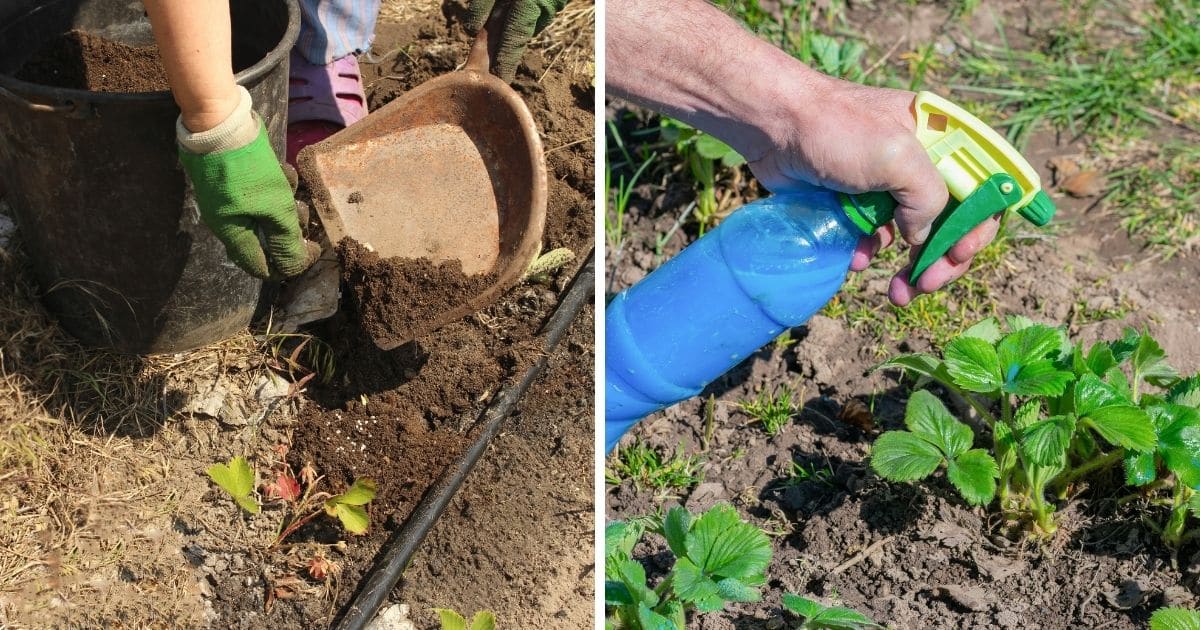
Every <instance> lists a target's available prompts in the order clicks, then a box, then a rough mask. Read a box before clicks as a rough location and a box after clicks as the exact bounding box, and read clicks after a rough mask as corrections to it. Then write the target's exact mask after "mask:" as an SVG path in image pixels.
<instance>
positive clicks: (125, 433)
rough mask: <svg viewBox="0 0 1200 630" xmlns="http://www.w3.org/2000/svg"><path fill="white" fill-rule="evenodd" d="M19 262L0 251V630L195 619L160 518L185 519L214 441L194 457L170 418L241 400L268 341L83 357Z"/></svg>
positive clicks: (192, 590)
mask: <svg viewBox="0 0 1200 630" xmlns="http://www.w3.org/2000/svg"><path fill="white" fill-rule="evenodd" d="M2 210H3V204H2V202H0V211H2ZM24 265H25V261H24V260H23V258H22V256H21V254H20V252H19V251H16V249H15V247H14V246H13V245H12V244H9V245H8V247H7V249H3V248H0V627H13V628H17V627H47V625H46V624H48V623H49V624H52V625H58V624H64V623H66V624H69V625H73V626H90V627H99V626H102V625H112V622H113V621H114V620H117V619H120V620H121V622H122V624H126V625H132V626H134V627H154V626H158V627H182V626H190V625H193V623H199V622H200V615H201V613H202V611H203V607H202V599H201V597H200V593H199V590H198V589H199V583H198V582H197V580H196V578H195V576H194V575H193V573H192V571H191V569H190V567H189V566H188V565H187V563H186V560H185V559H184V558H183V557H182V556H181V554H180V553H179V548H180V547H181V545H182V543H181V538H180V534H179V533H178V532H175V531H174V530H173V529H172V527H171V519H172V515H173V514H174V513H176V512H177V511H181V512H183V513H186V512H188V511H189V510H195V509H199V507H200V505H199V504H200V501H199V498H200V496H201V495H202V494H203V493H204V492H205V491H206V484H205V482H204V480H203V478H202V477H200V476H199V475H197V474H196V468H197V466H199V465H200V464H199V463H198V462H197V460H199V462H204V461H213V460H214V459H215V456H214V455H213V453H212V452H211V451H214V450H217V449H219V448H220V447H221V445H220V441H219V440H212V441H210V442H209V446H208V448H207V449H206V448H197V442H195V441H194V440H188V439H186V437H185V436H183V435H181V433H180V431H179V427H178V426H173V425H178V424H179V423H178V422H177V421H178V416H177V413H176V412H178V411H180V410H181V409H183V408H185V407H186V406H187V403H188V400H189V396H190V394H192V393H195V392H197V391H203V389H204V388H205V387H212V385H213V384H214V383H215V382H217V381H218V380H222V379H224V381H223V382H226V383H234V384H235V385H236V384H242V385H244V387H243V389H244V390H245V391H250V390H251V388H250V387H249V383H252V382H253V380H254V379H255V378H258V377H260V376H261V375H262V374H263V373H264V372H265V371H266V363H267V361H268V360H269V359H270V357H269V356H268V353H267V350H268V345H267V344H261V343H259V342H257V341H256V340H255V339H254V338H253V337H251V336H250V335H249V334H248V333H246V334H243V335H239V336H237V337H235V338H234V339H231V340H227V341H225V342H222V343H219V344H216V345H213V346H210V347H207V348H203V349H201V350H197V351H195V352H188V353H180V354H175V355H163V356H157V357H148V358H138V357H130V356H124V355H117V354H112V353H107V352H97V351H90V350H87V349H85V348H83V347H81V346H80V345H79V344H78V343H76V342H75V341H74V340H73V339H71V338H70V337H68V336H67V335H66V334H64V333H63V332H62V331H61V330H60V329H59V328H58V327H57V326H56V325H54V323H53V322H52V320H51V319H50V318H49V317H48V316H47V314H46V312H45V311H44V309H43V308H42V307H41V305H40V304H39V303H38V301H37V299H36V293H35V291H34V288H33V287H32V286H31V285H30V284H29V282H28V281H27V278H28V276H29V274H28V270H27V269H25V268H24ZM207 424H208V425H209V428H211V430H212V431H215V430H216V429H215V427H212V425H214V424H215V423H214V422H212V421H211V420H209V421H208V422H207ZM206 450H207V451H209V452H205V451H206ZM190 506H194V507H190ZM181 507H182V509H180V508H181Z"/></svg>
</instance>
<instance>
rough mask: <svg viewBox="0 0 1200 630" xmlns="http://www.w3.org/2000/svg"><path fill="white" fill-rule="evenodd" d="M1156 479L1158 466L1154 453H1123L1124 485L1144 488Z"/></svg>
mask: <svg viewBox="0 0 1200 630" xmlns="http://www.w3.org/2000/svg"><path fill="white" fill-rule="evenodd" d="M1156 477H1158V464H1157V462H1156V461H1155V457H1154V453H1139V452H1137V451H1125V483H1127V484H1129V485H1131V486H1144V485H1147V484H1149V483H1151V482H1153V481H1154V479H1155V478H1156Z"/></svg>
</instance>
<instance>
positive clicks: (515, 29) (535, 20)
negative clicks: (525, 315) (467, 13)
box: [467, 0, 567, 83]
mask: <svg viewBox="0 0 1200 630" xmlns="http://www.w3.org/2000/svg"><path fill="white" fill-rule="evenodd" d="M499 1H500V2H501V3H502V4H504V5H506V6H507V7H508V14H507V15H506V16H505V18H504V24H503V30H502V31H501V35H500V43H499V46H498V47H497V48H496V50H497V52H496V56H495V58H493V59H492V72H494V73H495V74H496V76H498V77H500V78H501V79H503V80H504V81H506V82H509V83H512V80H513V79H514V78H515V77H516V75H517V65H519V64H520V63H521V56H522V55H524V54H525V47H526V46H528V45H529V40H531V39H533V36H534V35H537V34H538V33H540V32H542V29H544V28H546V25H547V24H549V23H550V21H551V20H553V19H554V16H555V15H557V14H558V12H559V11H561V10H562V8H563V6H564V5H566V4H567V0H499ZM496 3H497V0H471V6H470V10H471V21H470V22H469V23H468V24H467V28H469V29H470V30H471V31H472V32H479V29H481V28H483V26H484V24H486V23H487V20H488V16H490V15H491V14H492V9H493V8H495V5H496Z"/></svg>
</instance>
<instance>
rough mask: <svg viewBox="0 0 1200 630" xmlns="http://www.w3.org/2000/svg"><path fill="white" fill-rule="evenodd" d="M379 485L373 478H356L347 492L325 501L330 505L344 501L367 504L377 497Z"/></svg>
mask: <svg viewBox="0 0 1200 630" xmlns="http://www.w3.org/2000/svg"><path fill="white" fill-rule="evenodd" d="M377 489H378V487H377V486H376V485H375V481H374V480H371V479H355V480H354V483H353V484H351V485H350V489H349V490H346V491H345V492H343V493H341V494H339V495H336V496H332V497H330V498H329V499H327V500H326V501H325V505H326V506H327V507H328V506H329V505H331V504H334V503H344V504H346V505H366V504H368V503H370V502H371V499H374V498H375V491H376V490H377Z"/></svg>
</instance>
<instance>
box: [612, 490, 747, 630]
mask: <svg viewBox="0 0 1200 630" xmlns="http://www.w3.org/2000/svg"><path fill="white" fill-rule="evenodd" d="M647 529H649V531H652V532H654V533H657V534H659V535H661V536H662V537H663V538H665V539H666V541H667V546H668V547H669V548H670V551H671V553H672V555H674V556H675V564H674V566H673V567H672V568H671V571H670V573H668V574H667V576H666V577H665V578H664V579H663V580H662V582H660V583H659V584H658V585H657V586H655V587H654V588H651V587H650V586H648V585H647V583H646V570H645V568H644V567H643V566H642V564H641V563H640V562H638V561H637V560H634V559H633V557H632V554H633V548H634V546H635V545H637V543H638V541H639V540H641V539H642V536H643V534H644V533H645V532H646V531H647ZM604 548H605V569H604V573H605V575H604V578H605V582H604V601H605V606H607V607H608V609H609V617H608V619H607V620H606V623H605V626H606V628H610V629H618V628H626V629H631V630H650V629H653V630H683V629H684V628H686V627H687V623H686V618H687V611H688V610H695V611H697V612H701V613H706V612H713V611H717V610H721V609H722V608H723V607H724V606H725V603H726V602H755V601H758V600H759V599H760V598H761V594H760V593H759V591H758V587H759V586H761V585H762V584H763V583H764V582H765V581H766V577H765V575H764V572H765V571H766V568H767V565H768V564H770V562H771V541H770V539H768V538H767V535H766V534H764V533H763V532H762V531H761V530H759V529H758V528H757V527H754V526H753V525H750V524H748V523H745V522H743V521H742V520H741V518H740V517H738V513H737V510H735V509H734V508H733V507H732V506H730V505H724V504H721V505H716V506H714V507H713V508H712V509H710V510H708V511H707V512H705V513H703V514H701V515H699V516H693V515H692V514H690V513H689V512H688V511H687V510H685V509H683V508H679V507H676V508H672V509H671V510H670V511H669V512H667V515H666V516H665V517H664V518H662V519H661V521H660V520H658V519H645V520H638V521H614V522H612V523H610V524H609V525H608V527H606V528H605V531H604Z"/></svg>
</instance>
